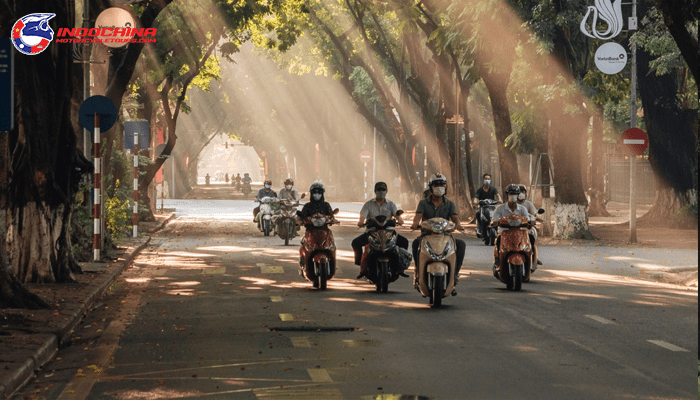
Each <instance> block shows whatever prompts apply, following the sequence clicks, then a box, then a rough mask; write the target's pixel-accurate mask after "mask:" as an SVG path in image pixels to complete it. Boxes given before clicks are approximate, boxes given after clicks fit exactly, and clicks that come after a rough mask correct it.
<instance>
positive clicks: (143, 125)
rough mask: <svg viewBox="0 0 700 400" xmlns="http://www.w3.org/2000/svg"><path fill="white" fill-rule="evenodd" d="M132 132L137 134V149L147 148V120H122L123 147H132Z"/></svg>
mask: <svg viewBox="0 0 700 400" xmlns="http://www.w3.org/2000/svg"><path fill="white" fill-rule="evenodd" d="M134 133H138V134H139V149H141V150H143V149H147V148H148V121H146V120H142V121H124V149H129V150H133V149H134Z"/></svg>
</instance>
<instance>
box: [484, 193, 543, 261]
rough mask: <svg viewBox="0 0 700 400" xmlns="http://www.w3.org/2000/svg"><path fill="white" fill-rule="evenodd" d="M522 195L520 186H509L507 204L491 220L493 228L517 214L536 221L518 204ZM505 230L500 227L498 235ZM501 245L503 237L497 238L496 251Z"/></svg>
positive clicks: (501, 206) (497, 210) (499, 207)
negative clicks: (503, 219)
mask: <svg viewBox="0 0 700 400" xmlns="http://www.w3.org/2000/svg"><path fill="white" fill-rule="evenodd" d="M519 194H520V188H519V187H518V185H516V184H514V183H511V184H510V185H508V187H507V188H506V198H507V203H503V204H501V205H500V206H498V207H496V211H494V212H493V219H492V220H491V226H496V225H498V220H499V219H501V218H503V217H507V216H509V215H511V214H517V215H520V216H523V217H527V218H528V219H530V220H531V221H534V220H535V217H534V216H530V214H528V212H527V208H525V206H522V205H520V204H518V195H519ZM505 229H508V228H501V227H500V226H499V227H498V233H499V234H500V233H501V232H503V231H504V230H505ZM500 243H501V235H498V236H497V237H496V249H499V244H500ZM496 264H498V259H496V261H495V262H494V265H496Z"/></svg>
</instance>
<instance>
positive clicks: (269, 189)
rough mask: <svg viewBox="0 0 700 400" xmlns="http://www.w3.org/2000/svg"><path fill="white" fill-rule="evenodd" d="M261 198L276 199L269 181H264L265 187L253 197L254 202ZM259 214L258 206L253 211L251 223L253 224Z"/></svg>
mask: <svg viewBox="0 0 700 400" xmlns="http://www.w3.org/2000/svg"><path fill="white" fill-rule="evenodd" d="M263 197H277V193H275V191H274V190H272V181H271V180H269V179H267V180H266V181H265V186H264V187H263V188H262V189H260V190H259V191H258V195H257V196H256V197H255V200H257V201H260V200H262V198H263ZM259 212H260V204H258V206H257V207H255V208H254V209H253V222H255V217H257V216H258V213H259Z"/></svg>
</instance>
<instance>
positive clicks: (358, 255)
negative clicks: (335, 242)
mask: <svg viewBox="0 0 700 400" xmlns="http://www.w3.org/2000/svg"><path fill="white" fill-rule="evenodd" d="M387 190H388V189H387V185H386V183H385V182H377V183H376V184H375V185H374V193H375V194H376V196H377V197H375V198H374V199H372V200H370V201H368V202H366V203H365V205H364V206H362V209H361V210H360V220H359V221H358V222H357V226H358V227H360V228H361V227H362V226H364V225H365V220H367V219H371V218H376V217H378V216H380V215H384V216H385V217H387V218H390V217H392V216H396V222H397V223H398V224H403V220H402V219H401V216H400V215H396V211H398V210H397V208H396V204H394V203H393V202H392V201H391V200H387V198H386V192H387ZM369 234H370V230H369V228H367V229H366V230H365V233H363V234H362V235H360V236H358V237H356V238H355V240H353V241H352V250H353V251H354V252H355V265H360V267H362V249H363V248H364V247H365V246H366V245H367V244H368V243H369ZM396 244H397V245H398V246H399V247H403V248H404V249H406V250H408V239H406V238H405V237H403V236H401V235H397V236H396ZM400 275H401V276H405V277H408V275H406V274H404V273H403V272H401V273H400ZM363 276H365V271H363V270H362V269H360V275H358V276H357V279H360V278H362V277H363Z"/></svg>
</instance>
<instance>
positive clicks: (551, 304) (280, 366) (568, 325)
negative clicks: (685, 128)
mask: <svg viewBox="0 0 700 400" xmlns="http://www.w3.org/2000/svg"><path fill="white" fill-rule="evenodd" d="M253 205H254V204H253V203H252V202H251V201H216V200H181V201H174V202H170V203H169V204H168V203H166V207H174V208H176V209H177V214H178V218H177V219H176V220H174V221H172V222H171V223H170V224H169V225H168V226H167V227H166V229H165V230H164V231H162V232H160V233H159V234H157V235H156V236H155V237H154V239H153V241H152V242H151V246H150V247H149V248H148V249H146V250H145V251H143V252H142V253H141V255H140V256H139V257H138V258H137V259H136V261H135V262H134V264H133V267H132V268H130V269H129V270H128V271H126V272H125V273H124V274H123V276H122V278H123V279H121V280H120V281H119V282H117V283H115V285H114V286H113V288H112V290H111V292H110V295H109V296H107V297H106V298H105V300H104V303H103V304H100V305H98V307H96V309H95V310H94V311H93V312H92V313H91V314H90V315H89V317H88V319H87V320H86V321H85V324H81V325H84V327H83V329H84V331H83V332H76V335H80V336H76V337H77V339H76V338H74V339H73V342H72V343H73V345H72V346H69V347H67V348H65V349H63V350H62V351H61V353H59V359H58V360H56V361H54V362H52V363H51V364H49V365H48V366H47V367H46V368H45V369H44V371H42V372H41V373H40V375H39V378H38V379H37V382H35V385H34V386H32V385H29V386H28V387H27V388H26V389H25V390H24V391H23V392H22V393H20V394H18V395H17V397H16V398H18V399H20V398H23V397H24V398H33V397H31V396H34V395H35V394H36V392H37V391H38V392H41V393H40V394H39V395H43V396H45V397H47V398H60V399H76V400H77V399H120V400H121V399H123V400H127V399H189V398H203V399H266V400H268V399H269V400H280V399H319V400H321V399H323V400H327V399H378V400H379V399H384V400H390V399H391V400H412V399H415V400H418V399H499V400H500V399H553V400H554V399H556V400H560V399H585V400H591V399H695V398H696V396H697V389H696V386H695V385H696V373H695V356H694V354H696V353H697V352H698V341H697V338H698V297H697V291H692V290H686V289H683V288H681V287H679V286H672V285H668V284H660V283H655V282H650V281H645V280H642V279H640V277H639V272H638V269H639V267H640V265H646V266H647V267H648V268H653V266H659V267H662V266H669V265H673V266H681V265H697V251H682V250H664V249H634V250H633V251H632V250H631V249H627V248H606V247H581V248H575V247H567V246H559V247H549V248H547V247H544V248H542V249H541V258H542V259H543V260H544V262H545V266H544V267H543V268H541V269H540V270H538V271H537V272H536V273H535V274H534V275H533V277H532V281H531V282H530V283H527V284H524V286H523V290H522V291H521V292H509V291H507V290H506V289H505V285H504V284H502V283H500V282H499V281H497V280H496V279H495V278H494V277H493V275H492V273H491V263H492V253H491V251H492V249H491V247H486V246H484V245H483V243H482V242H480V241H478V240H477V239H475V238H473V237H468V238H466V241H467V252H466V258H465V262H464V266H463V268H462V271H461V279H460V284H459V286H458V292H459V294H458V296H456V297H448V298H445V299H444V301H443V306H442V307H441V308H440V309H431V308H430V307H429V306H428V300H427V299H425V298H423V297H421V295H420V294H419V293H418V292H417V291H416V290H415V289H414V288H413V287H412V282H411V279H410V278H400V279H399V280H398V281H396V282H394V283H392V284H390V286H389V293H386V294H380V293H377V292H376V291H375V289H374V287H373V286H372V285H371V284H369V283H368V282H366V281H364V280H356V279H355V277H356V276H357V273H358V267H356V266H354V265H353V262H352V252H351V247H350V242H351V240H352V239H353V238H354V237H355V236H357V235H359V234H360V233H361V232H360V231H359V230H358V229H357V228H356V226H355V225H354V224H355V222H356V220H357V211H358V210H359V208H360V205H359V204H341V205H338V204H333V205H334V206H338V207H340V208H341V210H342V212H341V213H340V215H339V217H340V219H341V221H342V223H341V225H340V226H337V227H336V226H334V227H333V228H332V229H333V232H334V235H335V238H336V244H337V246H338V248H339V251H338V256H339V263H338V265H339V271H338V272H337V274H336V276H335V278H334V279H333V280H331V281H330V282H329V285H328V290H326V291H319V290H314V289H313V288H312V287H311V284H310V283H309V282H306V281H304V279H303V278H302V277H301V276H299V275H298V272H297V271H298V269H297V265H298V246H299V238H295V239H294V240H293V241H292V242H291V243H290V246H287V247H285V246H284V243H283V241H282V240H281V239H279V238H278V237H263V235H262V234H261V233H260V232H258V231H257V229H256V228H255V225H254V224H253V222H252V213H251V210H252V208H253ZM302 232H303V230H302ZM400 233H402V234H404V235H406V236H408V237H409V238H411V239H413V238H414V237H415V236H416V234H415V233H410V232H408V231H407V230H402V231H401V232H400ZM409 275H412V273H410V274H409ZM98 330H99V332H97V331H98ZM85 338H88V339H85ZM37 388H39V389H37ZM37 396H38V395H37Z"/></svg>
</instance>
